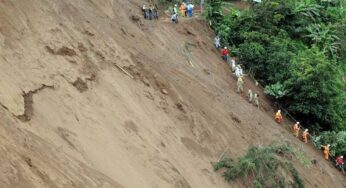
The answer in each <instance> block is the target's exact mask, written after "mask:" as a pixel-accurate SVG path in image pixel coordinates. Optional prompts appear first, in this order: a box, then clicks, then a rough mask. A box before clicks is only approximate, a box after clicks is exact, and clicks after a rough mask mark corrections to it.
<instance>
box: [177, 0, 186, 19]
mask: <svg viewBox="0 0 346 188" xmlns="http://www.w3.org/2000/svg"><path fill="white" fill-rule="evenodd" d="M179 10H180V13H181V16H182V17H185V16H186V5H185V2H183V3H181V5H180V7H179Z"/></svg>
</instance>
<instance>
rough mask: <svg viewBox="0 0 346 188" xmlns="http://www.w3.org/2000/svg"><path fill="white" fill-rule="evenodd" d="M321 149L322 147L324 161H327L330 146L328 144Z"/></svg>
mask: <svg viewBox="0 0 346 188" xmlns="http://www.w3.org/2000/svg"><path fill="white" fill-rule="evenodd" d="M321 147H323V154H324V159H325V160H328V159H329V147H330V145H329V144H327V145H325V146H323V145H321Z"/></svg>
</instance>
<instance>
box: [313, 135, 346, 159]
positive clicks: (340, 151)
mask: <svg viewBox="0 0 346 188" xmlns="http://www.w3.org/2000/svg"><path fill="white" fill-rule="evenodd" d="M314 143H315V145H316V147H320V146H321V145H326V144H330V155H331V156H333V157H335V156H340V155H344V154H346V131H340V132H338V133H336V132H334V131H332V132H329V131H325V132H323V133H322V134H320V135H319V136H317V137H316V138H315V139H314Z"/></svg>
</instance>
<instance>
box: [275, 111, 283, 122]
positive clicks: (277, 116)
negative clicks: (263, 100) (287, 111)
mask: <svg viewBox="0 0 346 188" xmlns="http://www.w3.org/2000/svg"><path fill="white" fill-rule="evenodd" d="M274 119H275V121H276V123H279V124H280V123H281V122H282V115H281V110H278V111H277V112H276V114H275V118H274Z"/></svg>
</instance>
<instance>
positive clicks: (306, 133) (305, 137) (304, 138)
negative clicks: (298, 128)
mask: <svg viewBox="0 0 346 188" xmlns="http://www.w3.org/2000/svg"><path fill="white" fill-rule="evenodd" d="M308 134H309V133H308V132H307V131H304V132H303V141H304V143H305V144H306V143H308Z"/></svg>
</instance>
